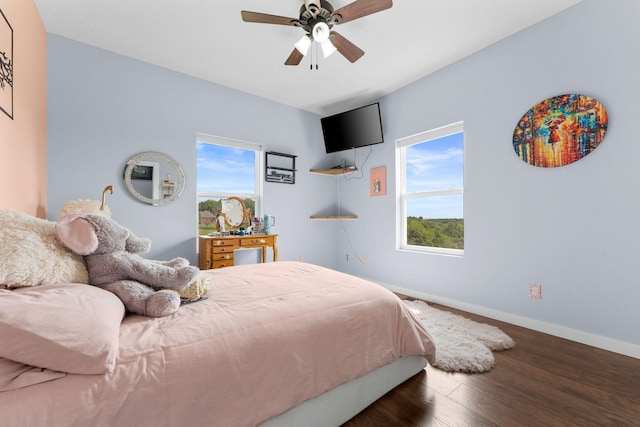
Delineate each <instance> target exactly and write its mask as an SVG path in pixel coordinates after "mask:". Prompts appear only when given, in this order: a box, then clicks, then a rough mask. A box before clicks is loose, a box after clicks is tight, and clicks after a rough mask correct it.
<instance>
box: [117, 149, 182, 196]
mask: <svg viewBox="0 0 640 427" xmlns="http://www.w3.org/2000/svg"><path fill="white" fill-rule="evenodd" d="M150 161H161V162H165V163H167V164H169V166H171V167H173V169H175V171H176V174H177V177H176V189H175V191H174V193H173V194H172V195H171V196H170V197H167V198H159V199H152V198H150V197H147V196H144V195H143V194H140V192H138V190H136V189H135V187H134V186H133V183H132V182H131V174H132V172H133V168H134V167H135V166H136V165H137V164H139V163H140V162H150ZM124 185H125V187H126V188H127V190H128V191H129V194H131V195H132V196H133V197H134V198H136V199H138V200H139V201H141V202H143V203H147V204H150V205H153V206H161V205H166V204H169V203H171V202H173V201H175V200H177V199H178V198H179V197H180V196H181V195H182V192H183V191H184V187H185V178H184V171H183V170H182V166H180V163H178V162H177V161H175V160H174V159H173V158H172V157H170V156H167V155H166V154H163V153H159V152H157V151H146V152H144V153H140V154H136V155H135V156H133V157H132V158H131V159H129V160H128V161H127V165H126V167H125V170H124ZM160 196H162V193H161V192H160Z"/></svg>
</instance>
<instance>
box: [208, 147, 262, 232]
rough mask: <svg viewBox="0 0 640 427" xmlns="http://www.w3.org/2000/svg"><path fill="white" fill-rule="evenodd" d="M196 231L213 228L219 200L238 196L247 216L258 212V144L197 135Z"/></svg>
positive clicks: (259, 197)
mask: <svg viewBox="0 0 640 427" xmlns="http://www.w3.org/2000/svg"><path fill="white" fill-rule="evenodd" d="M196 149H197V180H198V183H197V192H198V234H199V235H203V234H209V233H211V232H212V231H216V222H215V221H216V215H217V214H218V212H219V209H220V206H221V203H220V200H222V199H226V198H228V197H232V196H234V197H239V198H240V199H242V200H243V201H244V203H245V206H246V207H247V210H249V212H250V215H251V217H252V218H253V217H255V216H257V215H258V212H260V200H261V196H262V182H261V180H260V177H261V176H262V169H261V165H262V161H261V155H262V154H261V153H262V147H261V146H260V145H258V144H252V143H248V142H241V141H234V140H230V139H225V138H219V137H215V136H210V135H202V134H199V135H198V136H197V147H196Z"/></svg>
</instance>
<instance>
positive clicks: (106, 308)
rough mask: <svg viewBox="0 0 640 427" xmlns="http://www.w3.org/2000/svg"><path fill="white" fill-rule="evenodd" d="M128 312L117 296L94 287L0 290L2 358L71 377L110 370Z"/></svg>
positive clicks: (75, 286) (50, 286)
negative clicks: (121, 328)
mask: <svg viewBox="0 0 640 427" xmlns="http://www.w3.org/2000/svg"><path fill="white" fill-rule="evenodd" d="M124 313H125V309H124V305H123V304H122V301H120V299H118V297H117V296H115V295H114V294H112V293H111V292H108V291H105V290H104V289H100V288H97V287H95V286H90V285H82V284H73V283H57V284H52V285H42V286H37V287H27V288H18V289H15V290H7V289H0V343H2V345H1V346H0V357H4V358H5V359H9V360H13V361H16V362H20V363H24V364H27V365H31V366H37V367H40V368H48V369H52V370H55V371H61V372H68V373H73V374H103V373H105V372H111V371H113V368H114V367H115V361H116V356H117V353H118V348H119V344H120V341H119V339H120V323H121V322H122V319H123V317H124Z"/></svg>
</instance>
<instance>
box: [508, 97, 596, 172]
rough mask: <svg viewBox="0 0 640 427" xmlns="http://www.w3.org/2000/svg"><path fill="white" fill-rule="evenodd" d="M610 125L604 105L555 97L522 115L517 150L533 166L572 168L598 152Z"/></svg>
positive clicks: (515, 136) (587, 99)
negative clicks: (594, 151) (585, 157)
mask: <svg viewBox="0 0 640 427" xmlns="http://www.w3.org/2000/svg"><path fill="white" fill-rule="evenodd" d="M608 122H609V119H608V117H607V112H606V111H605V109H604V107H603V106H602V104H600V103H599V102H598V101H597V100H595V99H593V98H591V97H589V96H586V95H577V94H567V95H560V96H554V97H553V98H549V99H546V100H544V101H542V102H541V103H539V104H537V105H535V106H533V108H531V109H530V110H529V111H527V112H526V114H525V115H524V116H522V118H521V119H520V121H519V122H518V125H517V126H516V128H515V130H514V132H513V149H514V150H515V151H516V154H517V155H518V157H520V159H521V160H522V161H523V162H526V163H529V164H530V165H533V166H539V167H543V168H553V167H556V166H564V165H568V164H569V163H573V162H576V161H578V160H580V159H581V158H583V157H584V156H586V155H587V154H589V153H591V152H592V151H593V150H595V149H596V147H597V146H598V145H599V144H600V143H601V142H602V139H603V138H604V134H605V132H606V131H607V124H608Z"/></svg>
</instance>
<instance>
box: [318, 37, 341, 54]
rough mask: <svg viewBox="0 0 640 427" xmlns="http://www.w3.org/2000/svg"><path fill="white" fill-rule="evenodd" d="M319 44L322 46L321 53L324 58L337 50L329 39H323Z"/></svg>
mask: <svg viewBox="0 0 640 427" xmlns="http://www.w3.org/2000/svg"><path fill="white" fill-rule="evenodd" d="M320 46H322V53H323V55H324V57H325V58H326V57H328V56H329V55H331V54H332V53H333V52H335V51H336V50H338V49H336V47H335V46H334V45H333V43H331V41H330V40H325V41H323V42H322V43H320Z"/></svg>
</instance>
